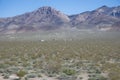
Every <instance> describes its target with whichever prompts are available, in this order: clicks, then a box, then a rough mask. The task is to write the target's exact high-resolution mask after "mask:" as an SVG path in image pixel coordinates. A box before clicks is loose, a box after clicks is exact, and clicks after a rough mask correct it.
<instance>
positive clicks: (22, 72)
mask: <svg viewBox="0 0 120 80" xmlns="http://www.w3.org/2000/svg"><path fill="white" fill-rule="evenodd" d="M26 74H27V72H26V71H23V70H20V71H18V72H17V76H19V77H24V76H25V75H26Z"/></svg>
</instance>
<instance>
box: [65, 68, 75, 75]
mask: <svg viewBox="0 0 120 80" xmlns="http://www.w3.org/2000/svg"><path fill="white" fill-rule="evenodd" d="M63 73H65V74H66V75H74V74H75V73H76V71H75V70H73V69H64V70H63Z"/></svg>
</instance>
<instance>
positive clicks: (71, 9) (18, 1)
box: [0, 0, 120, 17]
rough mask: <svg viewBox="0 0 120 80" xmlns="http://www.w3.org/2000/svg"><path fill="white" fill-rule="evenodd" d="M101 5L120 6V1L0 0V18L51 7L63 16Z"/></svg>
mask: <svg viewBox="0 0 120 80" xmlns="http://www.w3.org/2000/svg"><path fill="white" fill-rule="evenodd" d="M103 5H107V6H109V7H113V6H120V0H0V17H12V16H16V15H20V14H23V13H26V12H31V11H33V10H36V9H38V8H40V7H42V6H51V7H54V8H55V9H57V10H59V11H62V12H64V13H65V14H68V15H71V14H77V13H81V12H84V11H90V10H94V9H96V8H98V7H101V6H103Z"/></svg>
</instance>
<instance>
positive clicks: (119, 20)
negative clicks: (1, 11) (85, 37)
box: [0, 6, 120, 33]
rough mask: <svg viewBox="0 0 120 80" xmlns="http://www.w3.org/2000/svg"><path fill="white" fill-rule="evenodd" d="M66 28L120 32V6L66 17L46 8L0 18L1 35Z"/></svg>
mask: <svg viewBox="0 0 120 80" xmlns="http://www.w3.org/2000/svg"><path fill="white" fill-rule="evenodd" d="M65 28H76V29H93V30H104V31H107V30H117V31H120V6H117V7H108V6H102V7H100V8H97V9H95V10H92V11H86V12H83V13H80V14H75V15H66V14H64V13H62V12H60V11H58V10H56V9H54V8H52V7H49V6H44V7H41V8H39V9H37V10H34V11H32V12H28V13H25V14H22V15H18V16H14V17H8V18H0V33H19V32H20V33H22V32H28V31H38V30H42V31H48V30H56V29H65Z"/></svg>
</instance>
